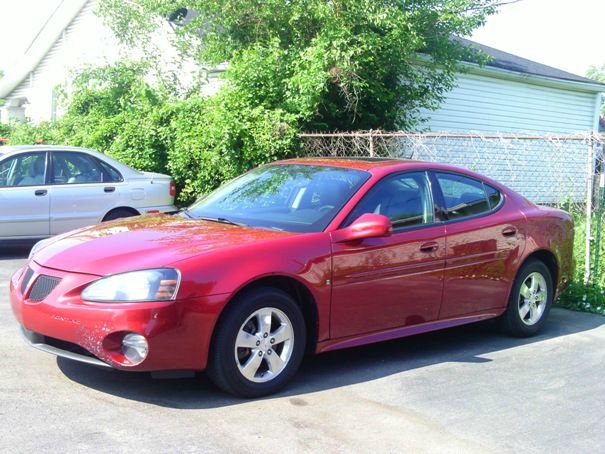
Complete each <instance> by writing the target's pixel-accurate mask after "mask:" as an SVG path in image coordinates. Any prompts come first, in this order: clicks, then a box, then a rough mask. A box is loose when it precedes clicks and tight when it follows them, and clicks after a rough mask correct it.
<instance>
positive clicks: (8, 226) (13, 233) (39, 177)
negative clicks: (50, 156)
mask: <svg viewBox="0 0 605 454" xmlns="http://www.w3.org/2000/svg"><path fill="white" fill-rule="evenodd" d="M46 161H47V157H46V152H44V151H36V152H31V153H20V154H18V155H14V156H10V157H7V158H6V159H4V160H3V161H2V162H0V238H1V239H16V238H31V237H45V236H49V233H50V231H49V207H50V202H49V194H48V187H47V186H46V167H47V166H46V164H47V162H46Z"/></svg>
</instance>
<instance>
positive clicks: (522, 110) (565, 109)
mask: <svg viewBox="0 0 605 454" xmlns="http://www.w3.org/2000/svg"><path fill="white" fill-rule="evenodd" d="M528 81H529V76H528ZM596 100H597V94H596V93H591V92H581V91H569V90H563V89H558V88H550V87H545V86H539V85H532V84H530V83H524V82H519V81H512V80H505V79H497V78H494V77H487V76H482V75H476V74H460V75H459V77H458V84H457V86H456V87H455V88H454V89H453V90H452V91H451V92H450V93H448V95H447V97H446V99H445V101H444V102H443V103H442V104H441V106H440V107H439V109H437V110H436V111H426V110H425V111H422V112H421V113H420V116H421V117H427V118H428V120H427V121H425V122H423V123H422V125H421V128H422V129H428V130H430V131H438V132H469V131H474V132H484V133H495V132H500V133H507V132H513V133H520V132H526V133H530V134H536V133H554V134H573V133H577V132H588V131H594V130H595V125H596V116H595V114H596V112H595V103H596V102H597V101H596Z"/></svg>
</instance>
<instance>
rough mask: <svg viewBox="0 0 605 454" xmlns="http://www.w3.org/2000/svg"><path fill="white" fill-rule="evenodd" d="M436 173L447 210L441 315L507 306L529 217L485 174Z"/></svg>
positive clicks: (457, 314) (482, 310) (454, 315)
mask: <svg viewBox="0 0 605 454" xmlns="http://www.w3.org/2000/svg"><path fill="white" fill-rule="evenodd" d="M433 175H434V177H435V180H436V183H438V184H435V187H436V192H437V194H438V195H439V197H440V198H441V201H440V204H442V205H443V206H444V210H445V214H446V216H447V220H446V222H445V228H446V263H445V282H444V292H443V304H442V307H441V311H440V314H439V318H441V319H444V318H451V317H456V316H460V315H469V314H473V313H478V312H484V311H489V310H492V309H500V308H502V307H504V306H505V305H506V300H507V296H508V290H509V288H510V286H511V284H512V280H513V279H514V272H515V270H516V268H517V267H516V263H517V261H518V259H519V256H520V255H521V253H522V252H523V247H524V241H525V240H524V238H525V235H524V232H525V218H524V217H523V215H522V214H521V213H520V212H519V211H518V210H517V209H515V208H514V207H513V206H512V204H507V203H506V200H505V199H504V195H503V194H502V193H501V192H500V191H498V190H497V189H496V188H494V187H492V186H490V185H488V184H485V183H484V182H483V181H481V180H477V179H475V178H471V177H469V176H467V175H462V174H458V173H453V172H436V171H435V172H434V173H433ZM439 193H440V194H439Z"/></svg>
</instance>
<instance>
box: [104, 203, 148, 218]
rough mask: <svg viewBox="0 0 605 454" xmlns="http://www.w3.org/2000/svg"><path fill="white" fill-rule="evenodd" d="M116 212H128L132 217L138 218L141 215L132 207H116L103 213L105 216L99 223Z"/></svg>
mask: <svg viewBox="0 0 605 454" xmlns="http://www.w3.org/2000/svg"><path fill="white" fill-rule="evenodd" d="M118 210H126V211H130V212H131V213H132V214H133V216H138V215H140V214H141V213H140V212H139V211H138V210H136V209H135V208H133V207H129V206H118V207H113V208H112V209H111V210H109V211H108V212H107V213H105V215H104V216H103V218H102V219H101V222H104V221H105V220H106V219H107V216H109V215H110V214H111V213H113V212H115V211H118Z"/></svg>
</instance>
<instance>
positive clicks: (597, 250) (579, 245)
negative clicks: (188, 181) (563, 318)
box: [556, 211, 605, 315]
mask: <svg viewBox="0 0 605 454" xmlns="http://www.w3.org/2000/svg"><path fill="white" fill-rule="evenodd" d="M572 216H573V218H574V221H575V239H574V251H573V253H574V258H575V260H576V271H575V274H574V278H573V281H572V282H571V284H570V285H569V287H568V288H567V290H565V292H564V293H563V294H562V295H561V297H560V298H559V299H558V301H557V302H556V304H557V305H559V306H562V307H565V308H568V309H573V310H579V311H584V312H593V313H596V314H601V315H605V232H601V241H600V245H598V246H597V245H596V244H595V241H594V240H593V243H592V253H591V254H592V256H591V264H592V272H591V279H590V282H589V284H588V285H586V286H585V285H584V283H583V281H584V259H585V257H586V249H585V248H586V243H585V242H586V215H585V214H584V213H581V212H580V211H575V212H574V211H572ZM600 216H601V217H602V228H603V227H605V217H604V214H603V213H601V214H600ZM593 221H594V222H593V223H592V232H591V234H592V238H593V239H594V238H596V236H597V224H598V223H597V215H595V216H594V217H593ZM597 256H598V258H599V268H598V270H595V267H594V265H595V259H596V258H597Z"/></svg>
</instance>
